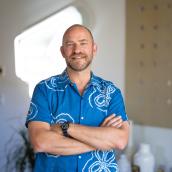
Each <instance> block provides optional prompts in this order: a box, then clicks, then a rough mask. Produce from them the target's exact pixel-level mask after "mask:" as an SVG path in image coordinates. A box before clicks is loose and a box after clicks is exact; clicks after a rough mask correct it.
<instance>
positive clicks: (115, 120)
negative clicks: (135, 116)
mask: <svg viewBox="0 0 172 172" xmlns="http://www.w3.org/2000/svg"><path fill="white" fill-rule="evenodd" d="M121 123H122V119H121V117H120V116H119V117H115V118H113V119H111V120H110V121H109V122H108V123H107V126H117V125H119V124H121Z"/></svg>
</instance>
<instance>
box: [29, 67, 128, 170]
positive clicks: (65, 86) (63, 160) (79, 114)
mask: <svg viewBox="0 0 172 172" xmlns="http://www.w3.org/2000/svg"><path fill="white" fill-rule="evenodd" d="M113 113H114V114H116V115H117V116H121V117H122V119H123V121H125V120H128V118H127V115H126V112H125V107H124V102H123V98H122V95H121V92H120V90H119V89H118V88H117V87H116V86H114V84H113V83H112V82H110V81H106V80H103V79H102V78H100V77H97V76H95V75H94V74H93V73H92V74H91V79H90V82H89V83H88V85H87V87H86V88H85V90H84V93H83V95H80V94H79V92H78V89H77V86H76V84H75V83H72V82H71V81H70V79H69V77H68V75H67V72H66V70H65V71H64V72H63V73H62V74H61V75H57V76H53V77H50V78H48V79H46V80H43V81H41V82H40V83H38V84H37V85H36V87H35V90H34V93H33V96H32V101H31V104H30V108H29V112H28V115H27V119H26V125H27V124H28V122H30V121H42V122H47V123H49V124H50V125H51V124H55V123H62V122H64V121H69V122H71V123H77V124H81V125H86V126H100V124H101V123H102V122H103V121H104V119H105V118H106V117H107V116H109V115H111V114H113ZM57 142H58V140H57ZM35 157H36V162H35V168H34V171H35V172H95V171H96V172H117V171H118V166H117V163H116V158H115V150H109V151H101V150H96V151H91V152H87V153H83V154H78V155H70V156H62V155H52V154H49V153H36V155H35Z"/></svg>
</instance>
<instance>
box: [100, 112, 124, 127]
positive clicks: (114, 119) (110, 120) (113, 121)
mask: <svg viewBox="0 0 172 172" xmlns="http://www.w3.org/2000/svg"><path fill="white" fill-rule="evenodd" d="M121 126H122V119H121V116H115V114H112V115H110V116H108V117H107V118H106V119H105V120H104V121H103V123H102V124H101V125H100V127H115V128H120V127H121Z"/></svg>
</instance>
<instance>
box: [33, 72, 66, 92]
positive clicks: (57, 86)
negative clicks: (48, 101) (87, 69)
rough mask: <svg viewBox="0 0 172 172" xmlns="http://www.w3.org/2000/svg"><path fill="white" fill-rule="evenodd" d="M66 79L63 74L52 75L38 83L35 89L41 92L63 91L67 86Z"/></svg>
mask: <svg viewBox="0 0 172 172" xmlns="http://www.w3.org/2000/svg"><path fill="white" fill-rule="evenodd" d="M68 80H69V79H68V77H67V76H66V75H64V74H59V75H54V76H51V77H49V78H47V79H44V80H42V81H40V82H39V83H38V84H37V85H36V88H37V87H39V88H40V89H42V90H47V89H49V90H52V91H60V90H63V89H64V88H65V87H66V86H67V84H68Z"/></svg>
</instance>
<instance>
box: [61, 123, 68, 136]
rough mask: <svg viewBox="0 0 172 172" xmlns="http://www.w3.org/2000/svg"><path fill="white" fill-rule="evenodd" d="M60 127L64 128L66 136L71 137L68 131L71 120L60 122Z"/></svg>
mask: <svg viewBox="0 0 172 172" xmlns="http://www.w3.org/2000/svg"><path fill="white" fill-rule="evenodd" d="M60 128H61V129H62V132H63V135H64V136H65V137H69V134H68V133H67V130H68V128H69V122H64V123H61V124H60Z"/></svg>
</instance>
